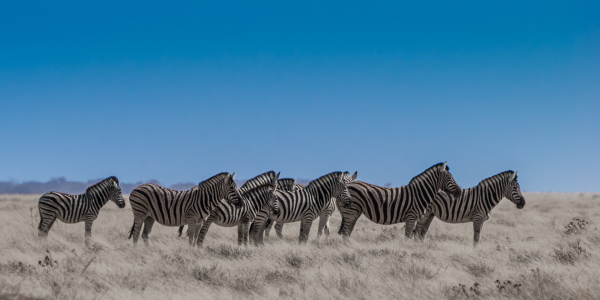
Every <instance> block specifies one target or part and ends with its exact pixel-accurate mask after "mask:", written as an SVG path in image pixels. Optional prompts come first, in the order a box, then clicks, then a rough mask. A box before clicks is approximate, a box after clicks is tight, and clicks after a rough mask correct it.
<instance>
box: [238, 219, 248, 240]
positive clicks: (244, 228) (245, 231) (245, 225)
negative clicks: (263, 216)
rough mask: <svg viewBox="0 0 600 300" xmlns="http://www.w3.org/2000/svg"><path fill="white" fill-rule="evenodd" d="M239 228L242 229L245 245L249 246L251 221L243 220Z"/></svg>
mask: <svg viewBox="0 0 600 300" xmlns="http://www.w3.org/2000/svg"><path fill="white" fill-rule="evenodd" d="M239 228H241V229H242V243H244V246H248V232H249V230H250V222H243V223H242V224H240V225H239Z"/></svg>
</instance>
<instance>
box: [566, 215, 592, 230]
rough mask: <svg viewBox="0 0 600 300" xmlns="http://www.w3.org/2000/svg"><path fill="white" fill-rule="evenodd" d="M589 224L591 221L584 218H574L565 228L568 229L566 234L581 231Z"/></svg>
mask: <svg viewBox="0 0 600 300" xmlns="http://www.w3.org/2000/svg"><path fill="white" fill-rule="evenodd" d="M589 224H590V223H589V222H588V221H586V220H584V219H580V218H573V220H572V221H571V222H569V224H567V226H565V229H566V230H565V233H566V234H576V233H581V232H583V231H586V230H587V229H588V225H589Z"/></svg>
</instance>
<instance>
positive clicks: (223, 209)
mask: <svg viewBox="0 0 600 300" xmlns="http://www.w3.org/2000/svg"><path fill="white" fill-rule="evenodd" d="M276 176H277V178H279V174H275V172H273V171H269V172H265V173H262V174H260V175H258V176H255V177H254V178H251V179H249V180H247V181H246V182H245V183H244V184H243V185H242V187H241V188H240V193H241V194H242V195H243V194H244V193H245V192H247V191H249V190H251V189H253V188H255V187H259V186H261V185H264V184H271V183H272V182H273V180H274V178H275V177H276ZM236 209H237V208H236V206H235V205H232V204H230V203H228V202H227V201H225V200H223V199H221V204H220V205H219V206H218V207H217V208H215V209H214V210H213V211H212V212H211V213H210V216H209V217H208V219H207V220H206V222H204V225H202V229H200V236H199V237H198V244H202V240H204V236H205V235H206V231H208V227H206V226H207V222H208V221H209V220H210V223H212V222H216V223H217V225H219V226H227V227H231V226H233V225H231V226H228V225H222V224H229V221H227V216H229V215H231V214H232V212H233V211H235V210H236ZM210 223H208V226H210ZM184 226H185V225H184ZM184 226H181V227H179V237H181V234H182V233H183V227H184ZM204 227H206V228H204Z"/></svg>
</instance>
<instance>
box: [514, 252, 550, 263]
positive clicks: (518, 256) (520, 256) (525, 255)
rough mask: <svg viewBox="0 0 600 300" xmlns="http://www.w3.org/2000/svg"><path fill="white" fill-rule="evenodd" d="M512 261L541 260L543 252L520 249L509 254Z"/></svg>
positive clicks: (527, 261)
mask: <svg viewBox="0 0 600 300" xmlns="http://www.w3.org/2000/svg"><path fill="white" fill-rule="evenodd" d="M508 257H509V259H510V261H512V262H514V263H516V264H530V263H532V262H535V261H541V260H542V258H543V255H542V253H540V252H539V251H518V252H517V253H515V254H509V256H508Z"/></svg>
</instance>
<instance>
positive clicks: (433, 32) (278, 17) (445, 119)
mask: <svg viewBox="0 0 600 300" xmlns="http://www.w3.org/2000/svg"><path fill="white" fill-rule="evenodd" d="M248 2H254V1H240V2H226V1H214V2H202V3H200V2H198V1H181V2H178V3H173V2H169V3H167V2H164V3H155V2H152V1H139V2H128V3H127V4H122V3H121V1H72V2H61V3H60V4H59V3H54V2H53V1H50V2H48V1H40V2H31V1H9V2H7V3H3V4H2V8H1V9H0V180H17V181H24V180H40V181H45V180H48V179H50V178H52V177H58V176H66V177H67V178H68V179H71V180H82V181H83V180H88V179H94V178H101V177H107V176H110V175H116V176H118V177H119V178H120V179H121V181H124V182H136V181H144V180H149V179H157V180H159V181H161V182H163V183H165V184H172V183H176V182H198V181H201V180H204V179H206V178H208V177H210V176H212V175H214V174H216V173H218V172H222V171H230V172H234V171H235V172H237V174H238V176H239V177H238V178H240V179H242V178H250V177H253V176H255V175H257V174H259V173H260V172H263V171H267V170H275V171H281V172H282V176H283V177H296V178H316V177H318V176H321V175H323V174H326V173H329V172H332V171H337V170H342V171H346V170H347V171H350V172H354V171H358V179H359V180H363V181H367V182H371V183H374V184H379V185H384V184H386V183H391V184H392V185H393V186H400V185H404V184H407V183H408V181H409V180H410V178H412V177H413V176H415V175H417V174H419V173H420V172H422V171H423V170H425V169H426V168H428V167H430V166H431V165H433V164H435V163H438V162H443V161H448V165H449V166H450V168H451V171H452V173H453V175H454V177H455V178H456V180H457V182H458V183H459V184H460V185H461V186H462V187H463V188H466V187H470V186H474V185H476V184H477V183H478V182H479V181H480V180H482V179H484V178H485V177H488V176H491V175H494V174H497V173H499V172H502V171H505V170H508V169H512V170H517V171H519V181H520V183H521V188H522V189H523V190H525V191H560V192H572V191H600V2H598V1H539V2H536V3H534V2H528V1H526V2H524V1H497V2H490V1H472V2H461V3H454V2H450V1H410V2H405V3H400V2H398V1H390V2H380V1H360V2H358V1H327V2H325V1H272V2H260V3H253V4H249V3H248Z"/></svg>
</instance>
